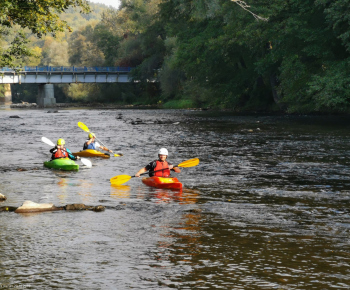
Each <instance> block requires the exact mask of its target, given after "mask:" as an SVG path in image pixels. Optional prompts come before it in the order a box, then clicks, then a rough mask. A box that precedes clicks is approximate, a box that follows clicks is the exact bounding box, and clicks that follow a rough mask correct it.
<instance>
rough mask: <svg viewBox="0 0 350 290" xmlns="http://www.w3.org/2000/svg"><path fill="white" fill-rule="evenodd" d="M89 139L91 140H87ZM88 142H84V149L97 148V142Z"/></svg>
mask: <svg viewBox="0 0 350 290" xmlns="http://www.w3.org/2000/svg"><path fill="white" fill-rule="evenodd" d="M87 141H89V140H86V142H87ZM86 142H85V143H84V147H83V150H86V149H93V150H96V146H95V142H91V143H90V144H89V145H87V144H86Z"/></svg>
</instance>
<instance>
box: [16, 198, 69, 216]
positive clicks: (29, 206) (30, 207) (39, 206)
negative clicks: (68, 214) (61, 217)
mask: <svg viewBox="0 0 350 290" xmlns="http://www.w3.org/2000/svg"><path fill="white" fill-rule="evenodd" d="M62 209H63V208H60V207H55V206H54V205H53V204H52V203H35V202H32V201H30V200H26V201H25V202H24V203H23V204H22V205H21V206H20V207H19V208H17V209H16V210H15V213H28V212H43V211H55V210H62Z"/></svg>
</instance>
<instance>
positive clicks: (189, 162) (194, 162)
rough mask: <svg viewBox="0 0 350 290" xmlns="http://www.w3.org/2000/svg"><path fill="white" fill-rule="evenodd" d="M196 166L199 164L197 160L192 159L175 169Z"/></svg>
mask: <svg viewBox="0 0 350 290" xmlns="http://www.w3.org/2000/svg"><path fill="white" fill-rule="evenodd" d="M198 164H199V159H198V158H193V159H189V160H186V161H184V162H181V163H180V164H179V165H178V166H177V167H193V166H197V165H198Z"/></svg>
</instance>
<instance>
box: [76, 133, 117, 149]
mask: <svg viewBox="0 0 350 290" xmlns="http://www.w3.org/2000/svg"><path fill="white" fill-rule="evenodd" d="M95 139H96V136H95V134H94V133H90V134H89V135H88V139H87V140H86V141H85V143H84V146H83V150H86V149H93V150H98V149H101V150H104V151H108V152H113V151H112V150H109V149H108V148H107V147H104V146H101V145H100V143H98V142H97V141H95Z"/></svg>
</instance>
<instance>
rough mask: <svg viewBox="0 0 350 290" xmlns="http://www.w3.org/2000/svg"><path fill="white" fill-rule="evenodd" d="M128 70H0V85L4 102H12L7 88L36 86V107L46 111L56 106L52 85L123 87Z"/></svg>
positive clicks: (63, 67)
mask: <svg viewBox="0 0 350 290" xmlns="http://www.w3.org/2000/svg"><path fill="white" fill-rule="evenodd" d="M131 70H132V68H131V67H119V66H117V67H86V66H84V67H75V66H72V67H67V66H25V67H24V68H19V69H13V68H7V67H3V68H0V84H5V97H4V101H5V102H11V101H12V95H11V84H38V85H39V91H38V96H37V104H38V105H39V106H40V107H48V106H50V105H54V104H55V103H56V99H55V96H54V86H53V85H54V84H70V83H126V82H130V81H132V80H131V78H130V75H129V73H130V71H131Z"/></svg>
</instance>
